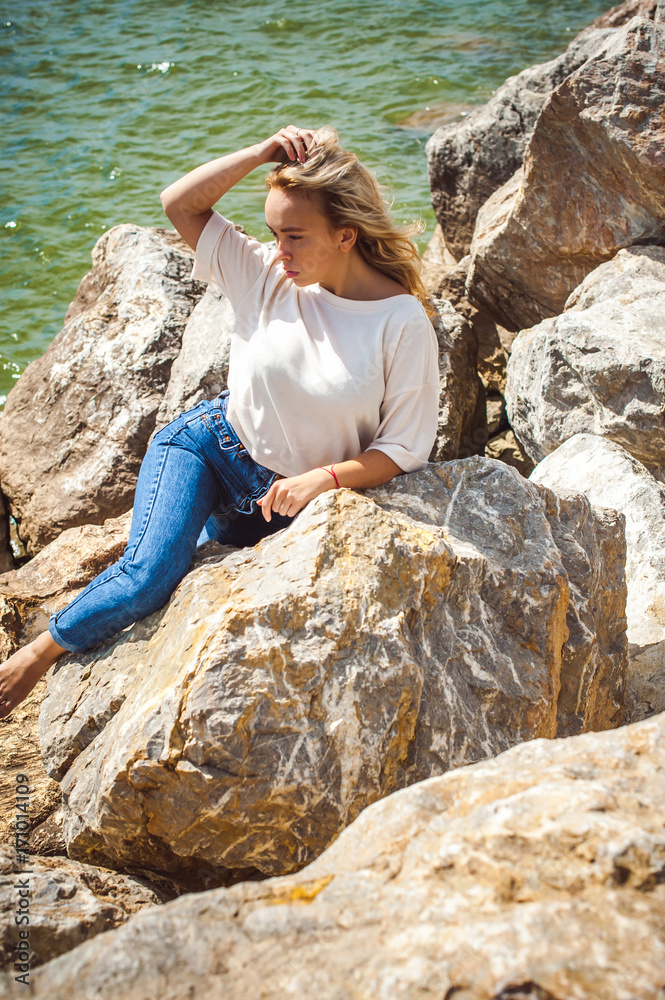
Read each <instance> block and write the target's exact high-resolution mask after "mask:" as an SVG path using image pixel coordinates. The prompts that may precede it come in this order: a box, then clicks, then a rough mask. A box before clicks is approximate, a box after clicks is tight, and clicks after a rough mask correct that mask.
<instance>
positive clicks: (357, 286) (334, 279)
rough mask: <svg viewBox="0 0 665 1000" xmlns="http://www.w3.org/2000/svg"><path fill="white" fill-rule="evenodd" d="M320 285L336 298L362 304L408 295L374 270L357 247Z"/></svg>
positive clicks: (386, 276)
mask: <svg viewBox="0 0 665 1000" xmlns="http://www.w3.org/2000/svg"><path fill="white" fill-rule="evenodd" d="M319 284H320V285H321V288H325V289H326V291H328V292H332V293H333V295H338V296H339V297H340V298H343V299H356V300H358V301H361V302H362V301H366V302H367V301H372V300H374V299H387V298H390V297H392V296H393V295H405V294H406V289H405V288H403V287H402V286H401V285H400V284H399V283H398V282H397V281H394V280H393V279H392V278H390V277H388V275H387V274H382V273H381V271H377V270H376V268H374V267H371V266H370V265H369V264H368V263H367V261H366V260H365V258H364V257H363V256H362V254H361V253H360V251H359V250H357V249H356V247H353V248H352V249H351V250H350V251H349V252H348V253H344V254H340V258H339V261H338V262H337V265H336V267H335V269H334V272H333V273H330V274H328V275H326V277H325V278H324V280H323V281H320V282H319Z"/></svg>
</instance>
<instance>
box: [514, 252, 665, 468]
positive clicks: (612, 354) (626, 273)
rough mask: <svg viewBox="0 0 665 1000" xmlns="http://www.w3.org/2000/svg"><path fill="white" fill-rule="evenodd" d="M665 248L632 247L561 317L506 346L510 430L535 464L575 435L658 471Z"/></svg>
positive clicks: (664, 369) (663, 397)
mask: <svg viewBox="0 0 665 1000" xmlns="http://www.w3.org/2000/svg"><path fill="white" fill-rule="evenodd" d="M664 328H665V249H663V248H662V247H631V248H630V249H629V250H622V251H620V252H619V253H618V254H617V256H616V257H615V258H614V260H612V261H609V262H608V263H606V264H602V265H601V266H600V267H598V268H596V270H595V271H593V272H592V273H591V274H590V275H588V277H587V278H586V279H585V280H584V282H583V283H582V284H581V285H580V287H579V288H578V289H576V291H575V292H574V293H573V295H571V297H570V298H569V300H568V302H567V303H566V308H565V311H564V312H563V313H562V314H561V315H560V316H557V317H556V318H555V319H547V320H544V321H543V322H542V323H540V324H539V325H538V326H536V327H534V328H533V329H530V330H523V331H522V332H521V333H520V334H519V336H518V337H516V339H515V340H514V342H513V345H512V353H511V356H510V360H509V362H508V365H507V369H506V374H507V384H506V404H507V410H508V417H509V420H510V424H511V426H512V428H513V430H514V432H515V434H516V436H517V439H518V440H519V442H520V444H522V446H523V447H524V448H525V450H526V451H527V452H528V454H529V455H530V456H531V458H532V459H533V460H534V461H536V462H539V461H540V460H541V459H543V458H544V457H545V455H547V454H549V452H551V451H554V450H555V448H558V446H559V445H560V444H562V443H563V442H564V441H566V440H567V439H568V438H570V437H572V436H573V435H574V434H578V433H587V432H588V433H592V434H596V435H599V436H600V437H607V438H610V439H611V440H612V441H615V442H616V443H617V444H620V445H622V446H623V447H624V448H626V450H627V451H629V452H630V454H631V455H633V456H634V457H635V458H637V459H638V460H639V461H640V462H643V463H644V465H646V466H647V467H649V468H651V467H654V468H658V467H660V466H663V465H665V435H664V434H663V428H664V427H665V337H663V333H662V331H663V329H664Z"/></svg>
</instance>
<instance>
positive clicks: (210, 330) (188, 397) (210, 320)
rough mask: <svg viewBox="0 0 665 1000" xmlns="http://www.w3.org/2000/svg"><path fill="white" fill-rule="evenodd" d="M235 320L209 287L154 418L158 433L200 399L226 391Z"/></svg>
mask: <svg viewBox="0 0 665 1000" xmlns="http://www.w3.org/2000/svg"><path fill="white" fill-rule="evenodd" d="M234 322H235V316H234V313H233V309H232V308H231V303H230V302H229V300H228V299H227V298H225V296H224V295H222V293H221V292H220V291H218V290H217V289H216V288H214V287H213V286H212V285H209V286H208V290H207V291H206V293H205V295H204V296H203V298H202V299H201V301H200V302H199V303H198V304H197V305H196V306H195V308H194V309H193V311H192V314H191V316H190V317H189V319H188V320H187V325H186V326H185V331H184V333H183V336H182V348H181V350H180V353H179V354H178V357H177V358H176V359H175V361H174V362H173V366H172V368H171V376H170V378H169V384H168V386H167V388H166V392H165V394H164V399H163V400H162V405H161V406H160V409H159V413H158V414H157V429H159V428H160V427H163V426H164V424H167V423H168V422H169V421H170V420H173V419H174V418H175V417H177V416H178V414H179V413H182V412H183V411H184V410H188V409H190V407H192V406H196V404H197V403H200V402H201V400H202V399H213V398H214V397H215V396H217V395H218V394H219V393H220V392H221V391H222V389H225V388H226V381H227V377H228V372H229V350H230V347H231V332H232V330H233V324H234Z"/></svg>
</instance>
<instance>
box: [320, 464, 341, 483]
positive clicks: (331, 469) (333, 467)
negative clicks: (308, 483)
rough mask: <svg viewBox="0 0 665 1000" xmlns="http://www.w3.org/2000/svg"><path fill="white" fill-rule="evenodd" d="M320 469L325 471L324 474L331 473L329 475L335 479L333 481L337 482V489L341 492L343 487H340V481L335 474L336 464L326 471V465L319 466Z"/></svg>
mask: <svg viewBox="0 0 665 1000" xmlns="http://www.w3.org/2000/svg"><path fill="white" fill-rule="evenodd" d="M318 468H319V469H323V471H324V472H329V473H330V475H331V476H332V477H333V479H334V480H335V483H336V484H337V489H338V490H339V489H340V488H341V487H340V485H339V480H338V479H337V476H336V475H335V472H334V469H335V463H334V462H333V464H332V465H331V466H330V468H329V469H326V467H325V465H319V466H318Z"/></svg>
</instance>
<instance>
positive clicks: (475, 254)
mask: <svg viewBox="0 0 665 1000" xmlns="http://www.w3.org/2000/svg"><path fill="white" fill-rule="evenodd" d="M664 105H665V25H663V24H661V23H660V22H654V21H652V20H649V19H645V18H633V20H631V21H629V22H628V24H627V25H625V26H624V27H622V28H620V29H618V30H617V31H615V32H614V33H613V34H612V35H611V37H609V38H608V40H607V41H606V43H605V44H604V46H603V47H602V48H601V50H600V51H599V52H598V53H597V54H596V55H594V56H592V57H591V58H590V59H589V60H587V62H585V63H584V64H583V65H582V66H581V67H580V68H579V69H577V70H576V71H575V72H574V73H572V74H571V75H570V76H568V77H567V78H566V79H565V80H564V81H563V83H561V84H560V85H559V87H558V88H557V89H556V90H555V91H554V92H553V93H552V94H551V96H550V97H549V98H548V100H547V102H546V103H545V105H544V106H543V109H542V111H541V113H540V116H539V118H538V121H537V123H536V125H535V128H534V130H533V134H532V136H531V138H530V139H529V142H528V145H527V149H526V152H525V156H524V170H523V174H522V173H520V174H519V175H518V176H517V177H516V178H514V179H513V180H512V181H508V182H507V185H508V186H507V188H506V190H505V191H503V190H502V189H500V190H499V191H497V192H495V194H494V195H493V196H492V201H491V202H490V203H488V205H487V206H485V207H484V208H483V210H482V211H481V212H479V214H478V217H477V219H476V229H475V232H474V237H473V242H472V246H471V251H470V252H471V255H472V263H471V270H470V274H469V281H468V285H467V290H468V293H469V297H470V299H471V300H472V301H473V302H475V303H476V304H478V305H483V306H485V307H486V308H487V309H488V310H489V311H490V312H491V313H492V315H493V316H494V317H495V318H496V319H497V320H498V322H500V323H501V324H502V325H503V326H506V327H508V328H513V329H523V328H525V327H529V326H532V325H533V324H535V323H538V322H539V321H540V320H542V319H545V318H546V317H549V316H554V315H556V314H557V313H560V312H561V311H562V309H563V307H564V304H565V302H566V299H567V298H568V296H569V295H570V293H571V292H572V291H573V289H574V288H576V287H577V285H579V284H580V282H581V281H582V279H583V278H584V277H585V276H586V275H587V274H588V273H589V272H590V271H592V270H593V269H594V267H596V266H597V265H598V264H600V263H602V262H603V261H606V260H609V259H610V258H612V257H614V256H615V254H616V253H617V252H618V251H619V250H620V249H621V248H622V247H627V246H630V245H631V244H635V243H650V242H651V243H658V242H659V241H661V240H663V239H665V155H664V154H663V143H662V130H663V106H664Z"/></svg>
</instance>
